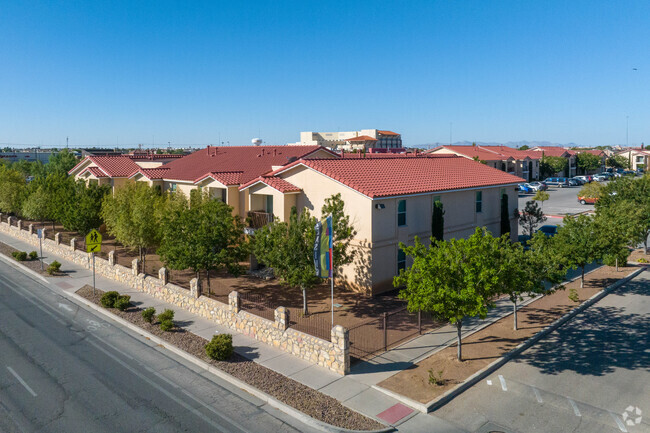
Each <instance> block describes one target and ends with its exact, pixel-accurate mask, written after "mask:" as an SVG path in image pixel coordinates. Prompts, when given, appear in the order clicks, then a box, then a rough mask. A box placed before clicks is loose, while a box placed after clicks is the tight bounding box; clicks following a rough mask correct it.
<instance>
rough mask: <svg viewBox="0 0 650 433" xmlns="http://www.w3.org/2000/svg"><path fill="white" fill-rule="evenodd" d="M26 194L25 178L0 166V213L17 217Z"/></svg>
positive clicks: (10, 169)
mask: <svg viewBox="0 0 650 433" xmlns="http://www.w3.org/2000/svg"><path fill="white" fill-rule="evenodd" d="M26 193H27V184H26V183H25V177H24V176H23V175H22V174H21V173H20V172H18V171H16V170H14V169H12V168H8V167H6V166H3V165H0V211H1V212H3V213H11V214H16V215H19V214H20V212H21V210H22V204H23V201H24V200H25V196H26Z"/></svg>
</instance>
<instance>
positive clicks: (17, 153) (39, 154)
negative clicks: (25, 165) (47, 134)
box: [0, 149, 58, 164]
mask: <svg viewBox="0 0 650 433" xmlns="http://www.w3.org/2000/svg"><path fill="white" fill-rule="evenodd" d="M57 153H58V151H56V150H41V149H20V150H14V151H12V152H2V153H0V159H3V160H5V161H10V162H16V161H29V162H34V161H40V162H42V163H43V164H47V163H48V162H49V161H50V156H52V155H56V154H57Z"/></svg>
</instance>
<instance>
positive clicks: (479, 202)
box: [476, 191, 483, 213]
mask: <svg viewBox="0 0 650 433" xmlns="http://www.w3.org/2000/svg"><path fill="white" fill-rule="evenodd" d="M481 212H483V191H476V213H481Z"/></svg>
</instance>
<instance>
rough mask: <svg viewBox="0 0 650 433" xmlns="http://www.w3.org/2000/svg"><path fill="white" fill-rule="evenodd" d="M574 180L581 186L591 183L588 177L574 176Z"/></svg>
mask: <svg viewBox="0 0 650 433" xmlns="http://www.w3.org/2000/svg"><path fill="white" fill-rule="evenodd" d="M572 179H574V180H576V181H578V183H579V184H580V185H584V184H585V183H588V182H589V181H588V180H587V177H586V176H574V177H573V178H572Z"/></svg>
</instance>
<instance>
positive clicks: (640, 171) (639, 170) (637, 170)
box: [636, 167, 644, 174]
mask: <svg viewBox="0 0 650 433" xmlns="http://www.w3.org/2000/svg"><path fill="white" fill-rule="evenodd" d="M636 172H637V173H639V174H643V172H644V170H643V167H637V168H636Z"/></svg>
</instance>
